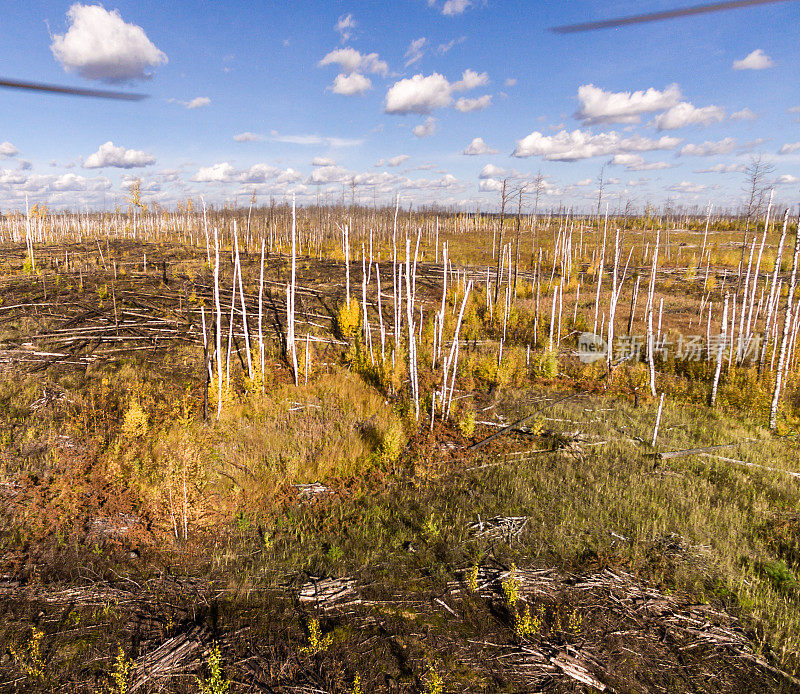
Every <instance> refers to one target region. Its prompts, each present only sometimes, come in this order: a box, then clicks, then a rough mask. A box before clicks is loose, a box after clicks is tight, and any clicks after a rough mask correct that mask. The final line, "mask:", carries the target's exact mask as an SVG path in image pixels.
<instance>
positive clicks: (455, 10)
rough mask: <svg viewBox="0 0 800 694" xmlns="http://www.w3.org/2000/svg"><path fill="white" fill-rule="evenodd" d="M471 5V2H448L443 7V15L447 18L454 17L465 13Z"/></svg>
mask: <svg viewBox="0 0 800 694" xmlns="http://www.w3.org/2000/svg"><path fill="white" fill-rule="evenodd" d="M471 4H472V2H471V1H470V0H447V2H445V4H444V5H443V6H442V14H443V15H445V16H446V17H454V16H455V15H458V14H461V13H462V12H464V10H466V9H467V8H468V7H469V6H470V5H471Z"/></svg>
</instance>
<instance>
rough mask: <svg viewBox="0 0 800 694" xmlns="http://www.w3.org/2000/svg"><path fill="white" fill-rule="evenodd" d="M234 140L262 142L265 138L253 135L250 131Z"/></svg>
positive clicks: (238, 135)
mask: <svg viewBox="0 0 800 694" xmlns="http://www.w3.org/2000/svg"><path fill="white" fill-rule="evenodd" d="M233 139H234V140H235V141H236V142H261V141H262V140H264V136H263V135H259V134H258V133H251V132H250V131H247V132H243V133H239V134H237V135H234V136H233Z"/></svg>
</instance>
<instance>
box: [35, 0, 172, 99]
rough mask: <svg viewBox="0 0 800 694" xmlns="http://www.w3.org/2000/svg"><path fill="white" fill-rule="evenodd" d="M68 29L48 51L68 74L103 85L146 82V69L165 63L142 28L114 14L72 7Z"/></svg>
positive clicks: (54, 37)
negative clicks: (134, 81)
mask: <svg viewBox="0 0 800 694" xmlns="http://www.w3.org/2000/svg"><path fill="white" fill-rule="evenodd" d="M67 18H68V20H69V28H68V29H67V32H66V33H65V34H56V35H55V36H53V43H52V44H51V45H50V50H51V51H52V52H53V55H54V56H55V58H56V60H58V62H59V63H61V65H62V67H63V68H64V69H65V70H66V71H67V72H77V73H78V74H79V75H80V76H81V77H84V78H85V79H90V80H101V81H104V82H112V83H114V82H128V81H131V80H143V79H148V78H149V77H150V76H151V75H150V74H148V72H147V70H148V68H155V67H158V66H159V65H161V64H163V63H166V62H167V56H166V55H165V54H164V53H163V52H161V51H160V50H159V49H158V48H156V47H155V45H153V43H152V42H151V41H150V39H148V38H147V35H146V34H145V32H144V29H142V27H140V26H137V25H136V24H129V23H127V22H125V21H124V20H123V19H122V17H121V16H120V14H119V12H118V11H117V10H112V11H108V10H106V9H104V8H103V7H101V6H100V5H81V4H79V3H75V4H74V5H72V6H71V7H70V8H69V10H68V11H67Z"/></svg>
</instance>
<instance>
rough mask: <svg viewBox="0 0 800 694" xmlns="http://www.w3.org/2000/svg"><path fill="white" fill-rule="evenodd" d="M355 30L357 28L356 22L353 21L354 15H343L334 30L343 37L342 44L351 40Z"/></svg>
mask: <svg viewBox="0 0 800 694" xmlns="http://www.w3.org/2000/svg"><path fill="white" fill-rule="evenodd" d="M355 28H356V20H355V19H353V15H352V14H346V15H342V16H341V17H339V19H338V21H337V22H336V26H334V29H335V30H336V31H337V32H338V33H339V35H340V36H341V37H342V43H344V42H345V41H349V40H350V37H351V36H352V35H353V31H354V30H355Z"/></svg>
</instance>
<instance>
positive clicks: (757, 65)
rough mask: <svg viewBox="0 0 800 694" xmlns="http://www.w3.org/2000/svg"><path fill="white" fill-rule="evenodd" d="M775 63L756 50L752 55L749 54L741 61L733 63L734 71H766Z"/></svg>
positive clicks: (762, 52)
mask: <svg viewBox="0 0 800 694" xmlns="http://www.w3.org/2000/svg"><path fill="white" fill-rule="evenodd" d="M774 64H775V63H774V62H772V58H770V57H769V56H768V55H767V54H766V53H764V51H763V50H761V49H760V48H756V49H755V50H754V51H753V52H752V53H749V54H748V55H746V56H745V57H744V58H742V59H741V60H734V61H733V69H734V70H766V69H767V68H768V67H772V66H773V65H774Z"/></svg>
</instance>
